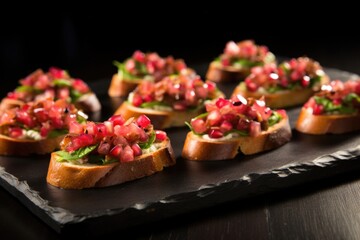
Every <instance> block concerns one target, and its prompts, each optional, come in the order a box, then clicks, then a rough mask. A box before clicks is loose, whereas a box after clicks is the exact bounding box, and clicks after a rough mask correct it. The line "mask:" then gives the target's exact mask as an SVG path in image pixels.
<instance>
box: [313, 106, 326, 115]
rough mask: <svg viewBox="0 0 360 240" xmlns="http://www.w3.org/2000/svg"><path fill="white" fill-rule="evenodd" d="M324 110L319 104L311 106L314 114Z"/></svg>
mask: <svg viewBox="0 0 360 240" xmlns="http://www.w3.org/2000/svg"><path fill="white" fill-rule="evenodd" d="M323 112H324V106H323V105H320V104H315V105H314V107H313V114H314V115H321V114H322V113H323Z"/></svg>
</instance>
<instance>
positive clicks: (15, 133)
mask: <svg viewBox="0 0 360 240" xmlns="http://www.w3.org/2000/svg"><path fill="white" fill-rule="evenodd" d="M9 136H10V137H11V138H20V137H22V136H23V130H22V129H21V128H20V127H12V128H10V130H9Z"/></svg>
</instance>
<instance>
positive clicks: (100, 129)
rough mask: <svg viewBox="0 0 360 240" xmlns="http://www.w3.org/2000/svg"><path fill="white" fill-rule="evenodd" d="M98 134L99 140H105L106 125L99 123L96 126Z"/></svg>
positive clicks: (96, 133)
mask: <svg viewBox="0 0 360 240" xmlns="http://www.w3.org/2000/svg"><path fill="white" fill-rule="evenodd" d="M96 128H97V129H96V132H95V137H96V138H98V139H101V138H104V137H106V135H107V131H106V126H105V124H104V123H98V124H96Z"/></svg>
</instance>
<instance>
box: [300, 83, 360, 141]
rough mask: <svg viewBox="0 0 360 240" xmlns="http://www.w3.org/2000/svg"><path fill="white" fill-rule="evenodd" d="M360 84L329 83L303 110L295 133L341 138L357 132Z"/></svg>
mask: <svg viewBox="0 0 360 240" xmlns="http://www.w3.org/2000/svg"><path fill="white" fill-rule="evenodd" d="M359 123H360V81H358V80H348V81H346V82H342V81H340V80H334V81H331V82H330V84H327V85H324V86H322V88H321V91H320V92H318V93H316V94H315V95H314V96H313V97H311V98H310V99H309V100H308V101H307V102H306V103H305V104H304V106H303V107H302V109H301V112H300V114H299V117H298V119H297V122H296V126H295V128H296V130H297V131H299V132H302V133H308V134H327V133H329V134H330V133H333V134H341V133H346V132H352V131H356V130H359V129H360V124H359Z"/></svg>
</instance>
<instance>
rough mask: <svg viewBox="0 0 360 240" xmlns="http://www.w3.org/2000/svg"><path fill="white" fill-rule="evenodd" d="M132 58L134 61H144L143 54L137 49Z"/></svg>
mask: <svg viewBox="0 0 360 240" xmlns="http://www.w3.org/2000/svg"><path fill="white" fill-rule="evenodd" d="M133 58H134V59H135V61H138V62H141V63H144V62H145V54H144V53H143V52H141V51H139V50H136V51H135V52H134V54H133Z"/></svg>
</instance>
